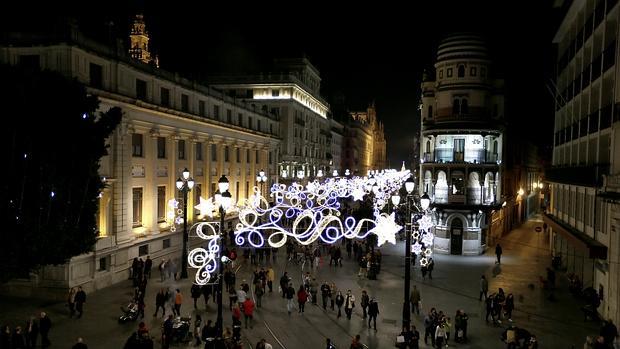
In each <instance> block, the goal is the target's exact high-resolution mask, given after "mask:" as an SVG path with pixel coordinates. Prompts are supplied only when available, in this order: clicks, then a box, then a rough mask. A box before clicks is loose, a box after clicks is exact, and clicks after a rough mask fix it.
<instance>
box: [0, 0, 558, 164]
mask: <svg viewBox="0 0 620 349" xmlns="http://www.w3.org/2000/svg"><path fill="white" fill-rule="evenodd" d="M226 3H227V4H225V5H222V6H223V7H220V4H218V7H214V6H213V7H205V8H198V7H196V5H195V4H194V2H189V1H187V2H183V1H178V2H174V3H171V2H168V1H163V2H162V1H157V2H155V1H139V2H138V1H133V2H131V1H87V2H83V3H81V5H76V4H75V3H74V4H72V5H71V7H67V8H66V9H65V10H66V12H64V13H63V14H64V15H66V14H72V15H76V16H77V17H78V21H79V24H80V27H81V28H83V30H84V31H87V32H90V33H92V34H93V35H98V36H99V37H101V38H102V39H104V38H106V37H107V36H108V30H107V28H108V27H106V26H105V23H106V22H109V21H110V20H111V21H113V22H114V26H113V27H112V35H118V36H122V37H126V32H127V30H128V26H129V21H130V19H131V16H132V15H133V14H134V13H135V12H137V11H141V12H143V13H144V14H145V17H146V21H147V26H148V29H149V31H150V32H151V34H152V48H153V49H155V50H156V51H157V52H158V54H159V56H160V61H161V67H162V68H164V69H166V70H170V71H179V72H182V73H183V74H184V75H187V76H190V77H195V78H199V77H200V76H204V75H213V74H220V73H229V72H244V71H252V70H256V69H260V68H261V67H263V66H264V65H265V64H266V63H268V62H270V61H271V60H272V59H273V58H277V57H295V56H300V55H302V54H305V55H306V56H307V57H308V58H309V59H310V60H311V62H312V63H313V64H314V65H315V66H316V67H317V68H318V69H319V70H320V72H321V77H322V79H323V81H322V94H323V96H324V97H326V98H327V100H328V101H330V100H331V99H332V97H333V96H335V95H338V94H344V96H345V98H346V101H347V103H348V105H349V107H350V108H351V109H364V108H365V106H366V105H368V103H370V102H371V101H373V100H374V101H375V102H376V107H377V111H378V115H379V118H380V119H381V120H383V122H384V123H385V131H386V138H387V140H388V149H387V151H388V158H389V160H390V163H391V165H392V166H399V164H400V163H401V161H403V160H407V159H408V155H409V154H410V153H411V149H412V146H413V135H414V132H415V130H416V129H418V128H419V116H418V112H417V105H418V103H419V95H420V91H419V86H420V80H421V77H422V71H423V69H424V68H427V67H432V62H433V58H434V56H435V50H436V46H437V43H438V40H440V38H442V37H443V36H444V35H446V34H449V33H452V32H462V31H470V32H471V31H473V32H477V33H480V34H481V35H483V36H485V37H486V38H487V40H488V42H489V46H490V50H491V53H492V56H493V58H494V60H495V62H496V69H495V70H496V72H499V73H500V74H501V75H502V76H503V77H504V78H505V80H506V103H507V105H506V108H507V115H508V116H509V124H510V127H511V128H512V129H513V130H518V132H519V135H522V136H523V137H526V138H530V139H533V140H535V141H537V142H539V143H541V144H549V143H550V142H551V139H552V132H553V130H552V125H553V107H552V106H553V104H552V98H551V96H550V94H549V92H547V89H546V87H545V83H546V82H547V81H548V79H549V78H550V77H552V76H553V71H552V67H553V60H554V58H553V55H554V54H555V51H554V48H553V46H552V43H551V38H552V36H553V34H554V32H555V29H556V28H557V25H558V18H560V15H561V14H562V13H563V10H562V9H553V8H552V6H551V4H552V1H551V0H535V1H534V0H532V1H463V0H461V1H435V0H433V1H426V2H422V1H411V2H407V4H406V6H405V5H404V4H399V5H398V6H396V5H394V4H389V3H387V2H386V3H385V4H384V5H383V4H377V3H376V2H371V4H369V5H364V4H362V2H357V3H355V4H353V3H352V4H349V5H343V4H340V3H339V2H337V1H332V2H328V3H320V2H305V3H303V2H302V3H297V5H303V6H304V7H302V8H300V7H293V6H291V5H290V3H273V2H272V3H269V4H267V2H260V4H261V5H265V6H267V7H257V6H256V5H246V4H244V3H242V2H236V1H232V2H226ZM424 3H429V4H424ZM207 4H214V3H213V2H208V3H207ZM49 6H53V7H52V8H50V9H49V10H48V11H43V10H41V8H40V7H38V8H39V11H37V12H40V13H45V19H46V20H48V21H49V19H50V18H53V17H54V16H58V15H59V14H60V11H59V7H58V4H57V3H54V4H52V5H49ZM335 6H337V7H335ZM16 13H17V12H15V13H13V14H11V19H10V20H9V21H5V23H4V27H9V28H10V29H14V28H16V27H17V24H16V23H18V22H16V18H19V16H15V14H16ZM22 13H27V14H28V20H29V21H32V20H33V19H34V18H39V17H37V15H33V14H32V12H22ZM52 13H53V14H52ZM37 21H38V19H37Z"/></svg>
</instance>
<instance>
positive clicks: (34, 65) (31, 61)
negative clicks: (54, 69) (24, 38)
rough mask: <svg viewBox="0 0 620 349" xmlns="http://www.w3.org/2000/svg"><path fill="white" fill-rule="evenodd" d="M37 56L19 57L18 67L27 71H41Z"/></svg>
mask: <svg viewBox="0 0 620 349" xmlns="http://www.w3.org/2000/svg"><path fill="white" fill-rule="evenodd" d="M40 61H41V60H40V58H39V55H20V56H19V65H20V66H22V67H23V68H27V69H36V70H38V69H41V62H40Z"/></svg>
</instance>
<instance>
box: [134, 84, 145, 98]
mask: <svg viewBox="0 0 620 349" xmlns="http://www.w3.org/2000/svg"><path fill="white" fill-rule="evenodd" d="M136 98H137V99H142V100H146V81H144V80H140V79H136Z"/></svg>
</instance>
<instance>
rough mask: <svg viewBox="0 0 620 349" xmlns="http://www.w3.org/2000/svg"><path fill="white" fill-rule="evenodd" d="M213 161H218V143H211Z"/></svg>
mask: <svg viewBox="0 0 620 349" xmlns="http://www.w3.org/2000/svg"><path fill="white" fill-rule="evenodd" d="M211 161H217V145H215V144H211Z"/></svg>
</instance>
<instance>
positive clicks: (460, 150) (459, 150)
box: [452, 138, 465, 162]
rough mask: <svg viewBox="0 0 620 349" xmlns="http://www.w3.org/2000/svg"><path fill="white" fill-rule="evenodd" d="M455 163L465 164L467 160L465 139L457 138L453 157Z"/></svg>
mask: <svg viewBox="0 0 620 349" xmlns="http://www.w3.org/2000/svg"><path fill="white" fill-rule="evenodd" d="M452 158H453V159H454V162H463V161H464V160H465V139H464V138H455V139H454V149H453V157H452Z"/></svg>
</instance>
